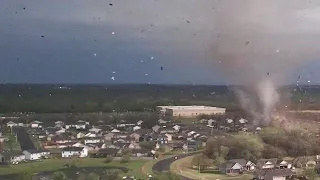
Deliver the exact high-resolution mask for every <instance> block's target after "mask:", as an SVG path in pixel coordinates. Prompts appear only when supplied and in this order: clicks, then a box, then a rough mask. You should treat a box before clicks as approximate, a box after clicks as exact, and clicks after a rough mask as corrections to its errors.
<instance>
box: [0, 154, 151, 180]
mask: <svg viewBox="0 0 320 180" xmlns="http://www.w3.org/2000/svg"><path fill="white" fill-rule="evenodd" d="M104 160H105V159H98V158H82V159H47V160H43V161H41V162H30V163H24V164H19V165H10V166H8V167H1V168H0V175H8V174H20V173H24V172H31V173H38V172H43V171H53V172H55V171H59V170H65V169H67V168H66V167H64V165H65V164H68V163H74V164H75V165H76V166H77V167H78V168H84V167H126V168H128V169H129V172H128V173H127V175H130V176H136V177H144V175H143V173H142V170H141V167H142V166H143V164H145V162H146V161H143V160H138V161H129V162H128V163H120V162H118V161H114V162H111V163H104Z"/></svg>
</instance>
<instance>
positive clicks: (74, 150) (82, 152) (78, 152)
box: [61, 147, 88, 157]
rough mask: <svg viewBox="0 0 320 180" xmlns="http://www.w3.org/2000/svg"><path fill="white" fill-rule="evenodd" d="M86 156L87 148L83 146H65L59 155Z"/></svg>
mask: <svg viewBox="0 0 320 180" xmlns="http://www.w3.org/2000/svg"><path fill="white" fill-rule="evenodd" d="M74 156H77V157H87V156H88V149H87V148H85V147H65V148H63V149H62V152H61V157H74Z"/></svg>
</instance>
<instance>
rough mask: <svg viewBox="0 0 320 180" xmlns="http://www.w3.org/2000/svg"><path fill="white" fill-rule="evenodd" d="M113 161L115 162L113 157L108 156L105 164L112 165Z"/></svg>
mask: <svg viewBox="0 0 320 180" xmlns="http://www.w3.org/2000/svg"><path fill="white" fill-rule="evenodd" d="M112 160H113V157H112V156H108V157H107V158H106V160H105V161H104V162H105V163H110V162H112Z"/></svg>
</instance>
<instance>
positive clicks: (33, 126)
mask: <svg viewBox="0 0 320 180" xmlns="http://www.w3.org/2000/svg"><path fill="white" fill-rule="evenodd" d="M41 124H42V122H40V121H33V122H32V123H30V126H31V128H41Z"/></svg>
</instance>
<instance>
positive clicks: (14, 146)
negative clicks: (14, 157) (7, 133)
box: [3, 141, 21, 151]
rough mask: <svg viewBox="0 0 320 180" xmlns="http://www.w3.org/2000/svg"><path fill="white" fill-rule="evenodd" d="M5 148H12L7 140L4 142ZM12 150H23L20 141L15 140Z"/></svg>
mask: <svg viewBox="0 0 320 180" xmlns="http://www.w3.org/2000/svg"><path fill="white" fill-rule="evenodd" d="M3 149H6V150H10V146H9V144H8V142H7V141H4V142H3ZM12 150H14V151H20V150H21V147H20V144H19V142H16V141H14V142H13V143H12Z"/></svg>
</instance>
